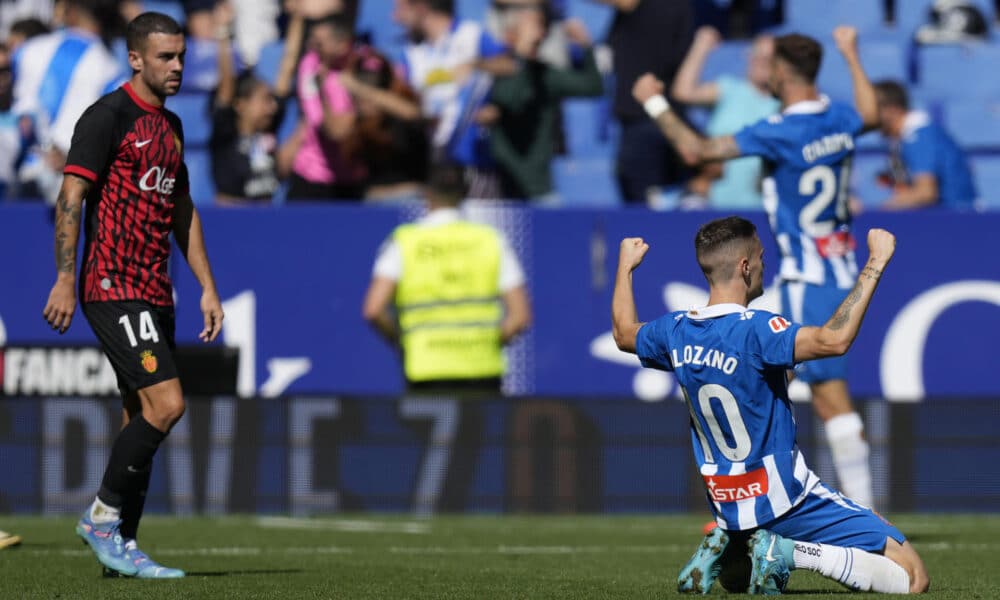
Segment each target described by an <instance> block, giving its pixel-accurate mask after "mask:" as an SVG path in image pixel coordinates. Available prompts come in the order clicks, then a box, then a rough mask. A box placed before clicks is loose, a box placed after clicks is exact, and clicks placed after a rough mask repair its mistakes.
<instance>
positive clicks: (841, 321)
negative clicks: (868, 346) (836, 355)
mask: <svg viewBox="0 0 1000 600" xmlns="http://www.w3.org/2000/svg"><path fill="white" fill-rule="evenodd" d="M862 276H863V277H867V275H865V273H862ZM859 300H861V281H860V279H859V280H858V281H857V282H856V283H855V284H854V288H853V289H852V290H851V293H850V294H848V295H847V297H846V298H844V301H843V302H842V303H841V305H840V306H839V307H837V312H835V313H834V314H833V316H832V317H830V320H829V321H828V322H827V324H826V326H827V327H829V328H830V329H832V330H834V331H840V330H841V329H843V328H844V325H846V324H847V322H848V321H849V320H850V319H851V309H853V308H854V307H855V305H857V303H858V301H859Z"/></svg>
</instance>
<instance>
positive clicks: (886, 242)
mask: <svg viewBox="0 0 1000 600" xmlns="http://www.w3.org/2000/svg"><path fill="white" fill-rule="evenodd" d="M895 252H896V236H894V235H892V234H891V233H889V232H888V231H886V230H885V229H869V230H868V253H869V256H870V260H877V261H878V262H879V263H881V264H883V265H884V264H887V263H888V262H889V259H891V258H892V255H893V254H894V253H895Z"/></svg>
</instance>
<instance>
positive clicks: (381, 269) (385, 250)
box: [372, 238, 403, 281]
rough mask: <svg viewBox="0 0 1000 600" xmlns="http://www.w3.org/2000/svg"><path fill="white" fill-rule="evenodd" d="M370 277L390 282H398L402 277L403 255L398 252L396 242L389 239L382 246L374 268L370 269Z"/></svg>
mask: <svg viewBox="0 0 1000 600" xmlns="http://www.w3.org/2000/svg"><path fill="white" fill-rule="evenodd" d="M372 276H373V277H384V278H385V279H390V280H392V281H399V279H400V277H402V276H403V253H402V252H401V251H400V250H399V244H397V243H396V240H394V239H392V238H389V239H388V240H386V241H385V242H384V243H383V244H382V247H381V248H380V249H379V252H378V257H377V258H376V259H375V266H374V267H373V268H372Z"/></svg>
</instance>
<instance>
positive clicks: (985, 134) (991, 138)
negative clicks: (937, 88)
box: [943, 98, 1000, 150]
mask: <svg viewBox="0 0 1000 600" xmlns="http://www.w3.org/2000/svg"><path fill="white" fill-rule="evenodd" d="M943 124H944V128H945V129H946V130H947V131H948V132H949V133H951V135H952V136H953V137H954V138H955V141H956V142H958V145H959V146H962V147H964V148H976V149H987V150H1000V99H998V98H993V99H990V100H952V101H950V102H948V103H947V104H945V106H944V120H943Z"/></svg>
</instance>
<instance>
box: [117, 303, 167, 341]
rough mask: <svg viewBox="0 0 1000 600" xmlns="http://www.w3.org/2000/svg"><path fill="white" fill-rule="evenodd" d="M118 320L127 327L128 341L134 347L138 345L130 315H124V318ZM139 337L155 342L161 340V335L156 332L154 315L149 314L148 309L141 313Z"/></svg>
mask: <svg viewBox="0 0 1000 600" xmlns="http://www.w3.org/2000/svg"><path fill="white" fill-rule="evenodd" d="M118 322H119V323H121V326H122V327H124V328H125V335H126V336H128V343H129V344H131V345H132V347H133V348H135V347H136V346H138V345H139V341H138V340H137V339H135V332H134V331H133V330H132V323H130V322H129V320H128V315H122V318H120V319H118ZM139 337H140V338H142V340H144V341H151V342H153V343H154V344H156V343H159V341H160V335H159V334H158V333H156V326H154V325H153V317H152V315H150V314H149V311H148V310H144V311H142V312H141V313H139Z"/></svg>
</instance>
